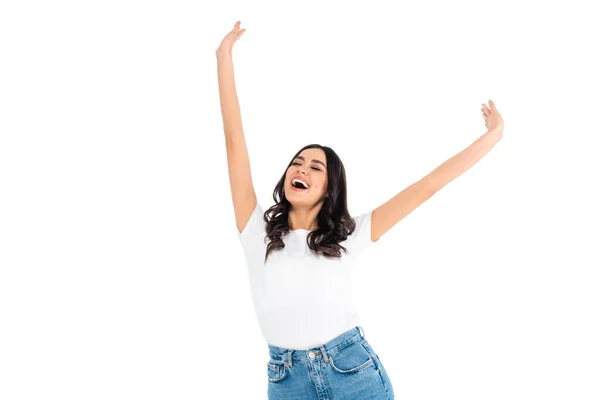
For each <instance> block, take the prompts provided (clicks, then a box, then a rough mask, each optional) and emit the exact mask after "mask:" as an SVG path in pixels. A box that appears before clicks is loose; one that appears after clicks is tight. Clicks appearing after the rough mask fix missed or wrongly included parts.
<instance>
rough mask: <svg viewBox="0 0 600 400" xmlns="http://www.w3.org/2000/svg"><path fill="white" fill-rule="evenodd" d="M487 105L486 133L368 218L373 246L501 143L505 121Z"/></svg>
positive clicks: (485, 109) (484, 110) (492, 107)
mask: <svg viewBox="0 0 600 400" xmlns="http://www.w3.org/2000/svg"><path fill="white" fill-rule="evenodd" d="M489 102H490V106H491V108H488V107H487V106H486V105H485V104H483V107H482V109H481V111H482V114H483V119H484V120H485V126H486V128H488V131H487V132H486V133H484V134H483V135H482V136H481V137H479V138H478V139H477V140H475V141H474V142H473V143H472V144H471V145H470V146H469V147H467V148H466V149H464V150H462V151H461V152H460V153H458V154H456V155H454V156H453V157H451V158H450V159H448V160H446V161H445V162H444V163H443V164H441V165H440V166H438V167H437V168H436V169H434V170H433V171H432V172H431V173H429V174H428V175H426V176H425V177H423V178H422V179H420V180H419V181H418V182H415V183H413V184H412V185H410V186H409V187H407V188H405V189H404V190H402V191H401V192H400V193H398V194H397V195H395V196H394V197H392V198H391V199H390V200H388V201H387V202H386V203H384V204H382V205H380V206H379V207H377V208H376V209H375V210H373V213H372V214H371V240H372V241H373V242H375V241H377V240H379V237H380V236H381V235H383V234H384V233H385V232H387V231H388V230H390V229H391V228H392V227H393V226H394V225H396V224H397V223H398V222H400V220H401V219H403V218H404V217H406V216H407V215H408V214H410V213H411V212H412V211H413V210H414V209H415V208H417V207H419V206H420V205H421V204H422V203H424V202H425V201H426V200H427V199H429V198H430V197H431V196H433V195H434V194H435V193H436V192H437V191H439V190H440V189H442V188H443V187H444V186H446V185H447V184H448V183H450V182H451V181H453V180H454V179H455V178H457V177H458V176H460V175H462V174H463V173H464V172H465V171H466V170H468V169H469V168H471V167H472V166H473V165H474V164H475V163H476V162H477V161H479V160H480V159H481V158H482V157H483V156H485V155H486V154H487V153H488V152H489V151H490V150H491V149H492V147H494V146H495V145H496V143H498V142H499V141H500V140H501V139H502V132H503V130H504V121H503V120H502V117H501V116H500V113H499V112H498V110H497V109H496V105H495V104H494V102H493V101H491V100H490V101H489Z"/></svg>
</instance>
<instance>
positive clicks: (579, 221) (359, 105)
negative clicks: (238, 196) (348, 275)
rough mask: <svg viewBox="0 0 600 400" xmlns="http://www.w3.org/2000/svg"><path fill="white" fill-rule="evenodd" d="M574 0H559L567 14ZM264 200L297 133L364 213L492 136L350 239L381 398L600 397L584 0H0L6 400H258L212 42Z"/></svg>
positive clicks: (592, 119)
mask: <svg viewBox="0 0 600 400" xmlns="http://www.w3.org/2000/svg"><path fill="white" fill-rule="evenodd" d="M567 4H568V5H567ZM238 20H240V21H241V22H242V24H241V27H242V28H245V29H246V32H245V33H244V35H243V36H242V38H241V39H240V40H239V41H238V42H237V43H236V45H235V47H234V50H233V57H234V65H235V79H236V85H237V90H238V95H239V100H240V105H241V112H242V120H243V127H244V132H245V137H246V141H247V145H248V150H249V153H250V160H251V167H252V177H253V182H254V187H255V191H256V194H257V196H258V200H259V201H260V202H261V204H263V205H264V207H265V209H266V208H267V207H269V206H271V205H272V204H273V198H272V192H273V188H274V186H275V184H276V183H277V181H278V180H279V178H280V177H281V175H282V174H283V173H284V172H285V167H286V166H287V164H288V162H289V161H290V158H291V157H292V156H293V155H294V154H295V152H296V151H297V150H299V149H300V148H301V147H302V146H304V145H306V144H309V143H320V144H322V145H326V146H330V147H332V148H333V149H334V150H335V151H336V152H337V153H338V155H339V156H340V157H341V159H342V160H343V162H344V165H345V168H346V173H347V178H348V198H349V211H350V213H351V214H352V215H358V214H360V213H363V212H366V211H368V210H371V209H374V208H375V207H378V206H379V205H381V204H383V203H384V202H385V201H387V200H389V199H390V198H391V197H392V196H394V195H395V194H397V193H398V192H400V191H401V190H402V189H404V188H405V187H406V186H408V185H410V184H412V183H413V182H415V181H417V180H418V179H420V178H421V177H423V176H425V175H426V174H428V173H429V172H431V171H432V170H433V169H434V168H435V167H437V166H438V165H439V164H441V163H442V162H444V161H445V160H446V159H448V158H450V157H451V156H453V155H454V154H456V153H458V152H459V151H461V150H462V149H464V148H466V147H467V146H468V145H469V144H471V143H472V142H473V141H474V140H476V139H477V138H478V137H479V136H480V135H482V134H483V133H484V132H485V125H484V121H483V118H482V116H481V110H480V109H481V105H482V103H486V102H487V101H488V100H489V99H492V100H494V101H495V102H496V105H497V107H498V110H499V111H500V113H501V114H502V116H503V118H504V121H505V130H504V139H503V140H502V141H501V142H500V143H498V144H497V145H496V146H495V147H494V148H493V149H492V150H491V152H490V153H489V154H488V155H487V156H486V157H484V158H483V159H482V160H481V161H479V162H478V163H477V164H475V166H473V167H472V168H471V169H470V170H468V171H467V172H465V173H464V174H463V175H461V176H460V177H458V178H457V179H455V180H454V181H452V182H451V183H450V184H448V185H447V186H446V187H444V188H443V189H442V190H441V191H439V192H438V193H436V194H435V195H434V196H433V197H432V198H431V199H429V200H428V201H427V202H425V203H424V204H423V205H421V206H420V207H419V208H417V209H416V210H415V211H414V212H413V213H411V214H410V215H409V216H407V217H406V218H405V219H403V220H402V221H401V222H400V223H398V224H397V225H396V226H394V227H393V228H392V229H391V230H390V231H388V232H386V234H384V236H382V238H381V239H380V240H379V242H378V243H377V244H375V245H373V246H372V247H371V248H369V249H368V250H367V251H365V253H363V255H361V258H360V260H359V262H360V263H361V264H360V265H359V266H358V268H357V274H358V276H357V279H356V284H357V287H356V292H357V303H358V305H359V307H360V311H361V313H362V319H363V321H364V324H363V328H364V331H365V335H366V339H367V340H368V341H369V342H370V343H371V345H372V346H373V348H374V349H375V351H376V352H377V353H378V354H379V356H380V359H381V361H382V362H383V364H384V366H385V368H386V370H387V372H388V374H389V376H390V378H391V380H392V383H393V386H394V390H395V393H396V397H397V398H399V399H412V400H416V399H453V398H457V399H458V398H460V399H461V400H467V399H477V400H480V399H486V400H491V399H502V400H504V399H528V400H529V399H578V400H587V399H598V398H600V381H599V377H600V363H599V362H598V360H599V359H600V341H599V340H598V338H599V337H600V326H599V312H600V294H599V292H598V286H599V283H600V282H599V273H598V268H599V267H600V260H599V256H598V247H599V246H598V244H599V242H600V240H599V239H600V238H599V236H600V235H599V233H598V223H599V222H600V221H599V220H600V218H599V212H598V205H599V204H600V198H599V196H598V189H597V185H598V181H599V179H598V172H600V168H599V167H598V164H597V162H596V160H595V158H596V159H597V154H598V147H597V146H598V139H599V137H598V136H599V134H600V129H599V127H598V115H599V112H598V110H599V107H600V101H599V96H600V91H599V89H600V82H599V78H598V71H599V70H600V65H599V63H598V61H597V60H598V59H597V58H595V56H596V55H597V41H595V40H594V39H593V38H594V37H598V34H599V33H600V32H598V31H599V30H600V28H599V27H598V24H597V14H594V13H593V12H592V2H591V1H590V2H586V3H584V2H581V1H579V2H569V3H566V2H561V3H556V2H550V3H548V2H541V1H540V2H531V1H529V2H524V1H519V2H516V1H512V2H508V1H502V2H475V1H469V2H465V1H459V2H457V1H453V2H442V1H437V2H431V1H428V2H418V3H417V2H414V3H407V2H392V1H388V2H382V1H377V2H369V3H368V5H367V3H365V2H349V1H344V2H341V1H339V2H331V1H327V2H323V1H318V2H308V1H303V2H280V1H271V2H257V1H253V2H247V1H244V2H242V1H238V2H234V1H220V2H216V1H214V2H210V3H208V2H197V1H168V2H167V1H154V2H142V1H137V2H135V1H123V0H122V1H103V2H76V1H55V2H41V1H37V2H35V1H19V2H3V3H2V5H1V6H0V58H1V60H0V203H1V204H0V398H2V399H3V400H16V399H48V398H60V399H63V400H66V399H86V400H88V399H145V400H147V399H180V400H183V399H266V397H267V396H266V390H267V377H266V375H267V371H266V362H267V360H268V350H267V346H266V343H265V342H264V341H263V338H262V336H261V333H260V329H259V326H258V323H257V320H256V316H255V314H254V310H253V306H252V301H251V295H250V288H249V282H248V276H247V271H246V265H245V263H244V258H243V252H242V248H241V245H240V243H239V242H238V239H237V238H236V225H235V217H234V211H233V203H232V199H231V192H230V186H229V176H228V169H227V159H226V149H225V139H224V134H223V126H222V119H221V114H220V104H219V93H218V85H217V64H216V57H215V50H216V49H217V47H218V46H219V44H220V42H221V40H222V38H223V37H224V36H225V34H226V33H227V32H228V31H230V30H231V29H232V28H233V25H234V24H235V22H236V21H238Z"/></svg>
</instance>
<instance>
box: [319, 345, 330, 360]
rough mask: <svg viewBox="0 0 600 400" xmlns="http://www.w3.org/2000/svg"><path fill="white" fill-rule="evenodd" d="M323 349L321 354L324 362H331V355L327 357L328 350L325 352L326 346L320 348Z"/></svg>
mask: <svg viewBox="0 0 600 400" xmlns="http://www.w3.org/2000/svg"><path fill="white" fill-rule="evenodd" d="M320 349H321V354H323V360H325V362H329V355H327V350H325V345H322V346H321V347H320Z"/></svg>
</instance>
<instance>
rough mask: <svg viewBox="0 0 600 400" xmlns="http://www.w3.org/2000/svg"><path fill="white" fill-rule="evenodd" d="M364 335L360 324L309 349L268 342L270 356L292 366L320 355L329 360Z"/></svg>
mask: <svg viewBox="0 0 600 400" xmlns="http://www.w3.org/2000/svg"><path fill="white" fill-rule="evenodd" d="M364 337H365V334H364V330H363V328H362V327H360V326H355V327H354V328H352V329H350V330H348V331H346V332H344V333H342V334H341V335H339V336H336V337H335V338H333V339H331V340H330V341H329V342H327V343H324V344H322V345H320V346H316V347H313V348H311V349H308V350H295V349H286V348H283V347H277V346H273V345H271V344H268V347H269V356H270V357H271V359H272V360H274V361H275V362H278V361H279V362H281V363H282V364H285V365H286V366H288V367H291V366H292V365H293V362H294V361H297V362H307V361H309V360H310V361H313V360H315V359H317V358H318V357H323V359H324V360H326V361H327V360H328V359H329V355H332V354H335V353H337V352H338V351H340V350H342V349H343V348H345V347H347V346H350V345H351V344H352V343H354V342H358V341H359V340H361V339H364Z"/></svg>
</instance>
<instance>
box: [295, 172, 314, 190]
mask: <svg viewBox="0 0 600 400" xmlns="http://www.w3.org/2000/svg"><path fill="white" fill-rule="evenodd" d="M294 179H299V180H301V181H302V182H304V183H305V184H306V186H307V189H310V185H309V184H308V182H307V181H306V179H304V178H303V177H301V176H300V175H294V176H292V179H290V185H291V186H292V187H293V186H294V185H292V182H293V181H294Z"/></svg>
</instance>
